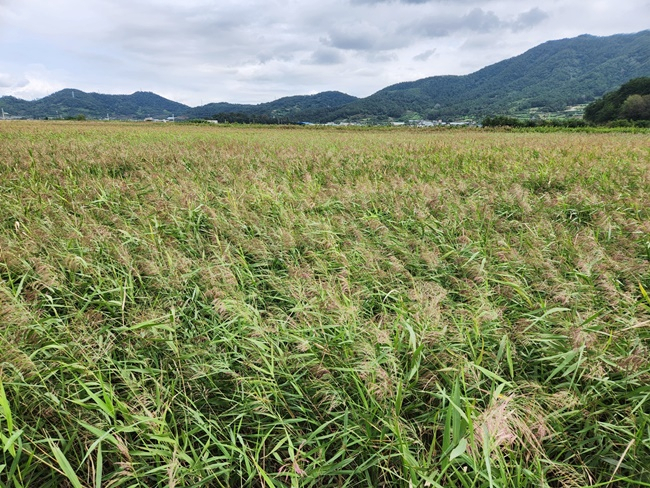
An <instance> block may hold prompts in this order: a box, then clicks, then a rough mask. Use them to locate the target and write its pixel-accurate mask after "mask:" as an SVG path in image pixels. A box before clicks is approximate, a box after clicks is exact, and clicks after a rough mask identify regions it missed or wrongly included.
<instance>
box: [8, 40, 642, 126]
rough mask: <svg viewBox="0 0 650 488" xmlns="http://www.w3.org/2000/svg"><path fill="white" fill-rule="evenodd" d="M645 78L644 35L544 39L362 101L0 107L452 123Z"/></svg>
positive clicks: (145, 98) (102, 98) (21, 112)
mask: <svg viewBox="0 0 650 488" xmlns="http://www.w3.org/2000/svg"><path fill="white" fill-rule="evenodd" d="M644 76H650V30H646V31H642V32H638V33H636V34H617V35H614V36H608V37H595V36H590V35H583V36H579V37H575V38H572V39H561V40H557V41H549V42H545V43H543V44H540V45H539V46H537V47H534V48H532V49H530V50H529V51H526V52H525V53H523V54H521V55H519V56H515V57H514V58H510V59H507V60H505V61H501V62H499V63H496V64H493V65H491V66H487V67H485V68H483V69H481V70H479V71H476V72H475V73H471V74H468V75H463V76H433V77H430V78H424V79H421V80H417V81H411V82H405V83H398V84H396V85H392V86H389V87H386V88H384V89H383V90H380V91H378V92H377V93H375V94H373V95H371V96H369V97H366V98H356V97H353V96H351V95H346V94H345V93H341V92H336V91H329V92H323V93H318V94H316V95H304V96H293V97H284V98H280V99H278V100H275V101H272V102H267V103H261V104H259V105H243V104H231V103H225V102H222V103H210V104H208V105H203V106H201V107H195V108H190V107H188V106H187V105H183V104H180V103H177V102H173V101H171V100H167V99H165V98H163V97H160V96H158V95H156V94H154V93H149V92H136V93H134V94H132V95H102V94H99V93H84V92H82V91H80V90H76V89H66V90H62V91H60V92H57V93H54V94H52V95H49V96H47V97H44V98H41V99H40V100H34V101H32V102H28V101H25V100H20V99H17V98H15V97H2V98H0V107H2V109H3V110H4V111H5V112H9V113H10V114H11V115H12V116H22V117H33V118H44V117H52V118H56V117H66V116H76V115H85V116H87V117H88V118H103V117H105V116H106V114H109V116H110V117H111V118H144V117H148V116H152V117H157V118H160V117H167V116H170V115H172V114H174V115H176V116H181V115H182V116H186V117H188V118H213V117H215V116H217V118H218V117H219V114H221V115H223V114H227V113H230V114H241V115H242V116H247V117H248V119H249V120H250V119H255V118H256V117H260V118H263V119H265V120H280V121H282V120H284V121H309V122H329V121H333V120H342V119H363V118H373V119H375V120H377V119H379V120H381V119H383V120H386V119H388V118H390V117H392V118H400V117H411V116H412V117H415V116H416V115H419V116H421V117H426V118H429V119H452V118H460V117H483V116H486V115H513V114H516V113H522V112H524V113H525V112H527V111H530V110H543V111H560V110H563V109H564V108H565V107H567V106H569V105H575V104H582V103H589V102H591V101H593V100H595V99H596V98H598V97H600V96H602V95H603V94H604V93H606V92H609V91H612V90H615V89H617V88H618V87H620V86H621V85H622V84H623V83H625V82H627V81H628V80H630V79H632V78H639V77H644ZM73 95H74V96H73ZM245 119H246V117H243V120H245Z"/></svg>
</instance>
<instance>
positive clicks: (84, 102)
mask: <svg viewBox="0 0 650 488" xmlns="http://www.w3.org/2000/svg"><path fill="white" fill-rule="evenodd" d="M0 107H2V108H3V110H4V111H5V112H9V113H10V114H11V115H12V116H15V117H28V118H39V119H40V118H46V117H47V118H66V117H75V116H79V115H83V116H85V117H88V118H95V119H96V118H104V117H107V116H108V117H109V118H133V119H140V118H145V117H169V116H172V115H180V114H181V113H183V112H186V111H187V110H188V109H189V108H190V107H189V106H187V105H184V104H182V103H178V102H174V101H172V100H168V99H166V98H163V97H161V96H160V95H156V94H155V93H151V92H135V93H133V94H131V95H105V94H102V93H86V92H83V91H81V90H77V89H74V88H66V89H64V90H60V91H58V92H56V93H52V94H51V95H48V96H46V97H44V98H41V99H38V100H34V101H31V102H28V101H25V100H20V99H18V98H15V97H2V98H0Z"/></svg>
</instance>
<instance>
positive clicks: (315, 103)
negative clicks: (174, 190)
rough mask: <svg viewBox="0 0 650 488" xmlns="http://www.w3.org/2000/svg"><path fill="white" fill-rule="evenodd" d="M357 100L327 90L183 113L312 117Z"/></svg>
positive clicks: (201, 115) (202, 116) (206, 116)
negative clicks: (312, 93)
mask: <svg viewBox="0 0 650 488" xmlns="http://www.w3.org/2000/svg"><path fill="white" fill-rule="evenodd" d="M355 100H358V98H357V97H353V96H352V95H347V94H345V93H341V92H338V91H327V92H322V93H317V94H316V95H297V96H292V97H284V98H279V99H278V100H275V101H273V102H267V103H260V104H259V105H242V104H233V103H209V104H207V105H203V106H201V107H196V108H193V109H190V110H188V111H187V112H186V113H185V115H186V116H188V117H190V118H213V117H215V116H216V115H218V114H223V113H241V114H246V115H266V116H269V117H286V118H288V119H291V120H298V119H300V118H301V117H303V118H304V117H306V118H312V117H313V116H314V114H319V113H328V112H330V111H332V110H335V109H337V108H339V107H343V106H345V105H347V104H349V103H352V102H354V101H355Z"/></svg>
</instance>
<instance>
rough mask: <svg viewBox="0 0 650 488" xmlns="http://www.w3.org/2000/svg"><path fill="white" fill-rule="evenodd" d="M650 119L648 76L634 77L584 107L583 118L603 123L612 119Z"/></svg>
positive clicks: (649, 81) (649, 85)
mask: <svg viewBox="0 0 650 488" xmlns="http://www.w3.org/2000/svg"><path fill="white" fill-rule="evenodd" d="M621 119H622V120H650V77H646V78H635V79H633V80H630V81H628V82H627V83H625V84H624V85H623V86H622V87H620V88H619V89H618V90H616V91H613V92H609V93H607V94H605V96H604V97H603V98H601V99H600V100H596V101H595V102H592V103H590V104H589V105H588V106H587V108H585V120H587V121H589V122H593V123H596V124H604V123H607V122H612V121H614V120H621Z"/></svg>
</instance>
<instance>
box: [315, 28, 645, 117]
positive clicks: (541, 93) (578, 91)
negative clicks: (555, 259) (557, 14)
mask: <svg viewBox="0 0 650 488" xmlns="http://www.w3.org/2000/svg"><path fill="white" fill-rule="evenodd" d="M647 75H650V30H646V31H642V32H639V33H637V34H618V35H614V36H609V37H595V36H590V35H583V36H579V37H576V38H572V39H562V40H558V41H549V42H545V43H543V44H540V45H539V46H537V47H534V48H532V49H530V50H528V51H526V52H525V53H523V54H521V55H519V56H516V57H514V58H510V59H507V60H505V61H501V62H499V63H496V64H493V65H491V66H487V67H485V68H483V69H481V70H479V71H477V72H475V73H472V74H469V75H464V76H434V77H430V78H424V79H421V80H417V81H412V82H406V83H398V84H396V85H392V86H389V87H387V88H384V89H383V90H380V91H378V92H377V93H375V94H373V95H371V96H369V97H367V98H364V99H360V100H358V101H356V102H353V103H352V104H350V105H347V106H345V107H343V108H342V109H340V110H338V111H335V112H333V113H329V114H324V113H323V114H321V115H322V119H321V120H335V119H337V118H344V117H354V116H356V117H362V116H389V117H400V116H402V115H404V113H406V112H409V111H410V112H416V113H419V114H420V115H422V116H425V117H427V118H432V119H436V118H449V117H461V116H484V115H491V114H496V113H500V114H508V113H514V112H517V111H521V110H527V109H530V108H533V107H537V108H540V109H546V110H551V111H555V110H561V109H563V108H564V107H566V106H568V105H573V104H578V103H587V102H590V101H592V100H594V99H595V98H597V97H599V96H602V95H603V94H604V93H605V92H607V91H610V90H612V89H615V88H617V87H618V86H620V85H621V84H622V83H624V82H626V81H628V80H629V79H631V78H636V77H640V76H647Z"/></svg>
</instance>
